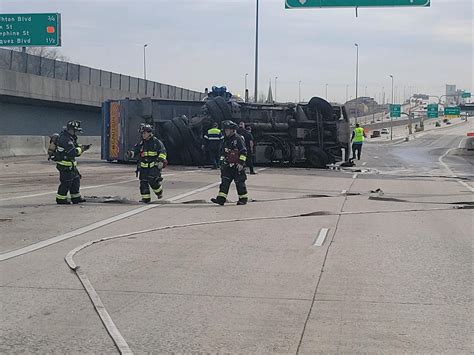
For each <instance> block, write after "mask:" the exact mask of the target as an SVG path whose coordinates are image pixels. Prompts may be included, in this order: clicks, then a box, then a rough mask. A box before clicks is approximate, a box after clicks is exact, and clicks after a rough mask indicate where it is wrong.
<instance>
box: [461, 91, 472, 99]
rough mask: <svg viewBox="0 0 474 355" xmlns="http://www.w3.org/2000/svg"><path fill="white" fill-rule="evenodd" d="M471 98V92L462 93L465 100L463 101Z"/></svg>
mask: <svg viewBox="0 0 474 355" xmlns="http://www.w3.org/2000/svg"><path fill="white" fill-rule="evenodd" d="M470 97H471V93H470V92H463V93H462V98H463V99H468V98H470Z"/></svg>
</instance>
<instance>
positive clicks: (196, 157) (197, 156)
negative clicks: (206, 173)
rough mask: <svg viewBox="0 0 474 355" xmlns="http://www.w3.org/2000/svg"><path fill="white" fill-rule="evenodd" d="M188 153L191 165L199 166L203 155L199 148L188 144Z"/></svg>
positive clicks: (202, 160)
mask: <svg viewBox="0 0 474 355" xmlns="http://www.w3.org/2000/svg"><path fill="white" fill-rule="evenodd" d="M188 150H189V154H190V155H191V159H192V161H193V165H197V166H201V165H202V164H203V162H204V157H203V154H202V152H201V150H200V149H197V148H196V147H195V146H193V145H190V146H189V147H188Z"/></svg>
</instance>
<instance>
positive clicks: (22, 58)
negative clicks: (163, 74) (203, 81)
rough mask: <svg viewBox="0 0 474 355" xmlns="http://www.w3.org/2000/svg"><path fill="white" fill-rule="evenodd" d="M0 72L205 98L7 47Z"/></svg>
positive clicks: (0, 52) (158, 94) (170, 96)
mask: <svg viewBox="0 0 474 355" xmlns="http://www.w3.org/2000/svg"><path fill="white" fill-rule="evenodd" d="M0 69H6V70H12V71H16V72H20V73H28V74H32V75H39V76H44V77H48V78H54V79H58V80H67V81H72V82H78V83H80V84H85V85H92V86H98V87H102V88H106V89H113V90H120V91H126V92H129V93H130V94H136V95H141V96H150V97H158V98H163V99H172V100H189V101H201V100H202V99H203V98H204V93H202V92H198V91H193V90H188V89H185V88H181V87H177V86H173V85H168V84H163V83H159V82H155V81H150V80H144V79H141V78H136V77H132V76H129V75H123V74H118V73H113V72H109V71H105V70H101V69H95V68H91V67H86V66H83V65H79V64H74V63H69V62H64V61H60V60H55V59H49V58H44V57H40V56H36V55H32V54H28V53H23V52H18V51H13V50H9V49H4V48H0Z"/></svg>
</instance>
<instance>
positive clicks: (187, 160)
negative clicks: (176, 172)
mask: <svg viewBox="0 0 474 355" xmlns="http://www.w3.org/2000/svg"><path fill="white" fill-rule="evenodd" d="M179 155H180V157H181V164H183V165H189V166H190V165H193V158H192V157H191V153H189V151H188V148H183V149H181V151H180V152H179Z"/></svg>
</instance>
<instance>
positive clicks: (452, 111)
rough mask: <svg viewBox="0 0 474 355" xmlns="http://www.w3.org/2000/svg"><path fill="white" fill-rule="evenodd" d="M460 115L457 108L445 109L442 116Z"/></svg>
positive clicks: (459, 109)
mask: <svg viewBox="0 0 474 355" xmlns="http://www.w3.org/2000/svg"><path fill="white" fill-rule="evenodd" d="M460 114H461V108H460V107H459V106H453V107H445V108H444V115H445V116H459V115H460Z"/></svg>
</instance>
